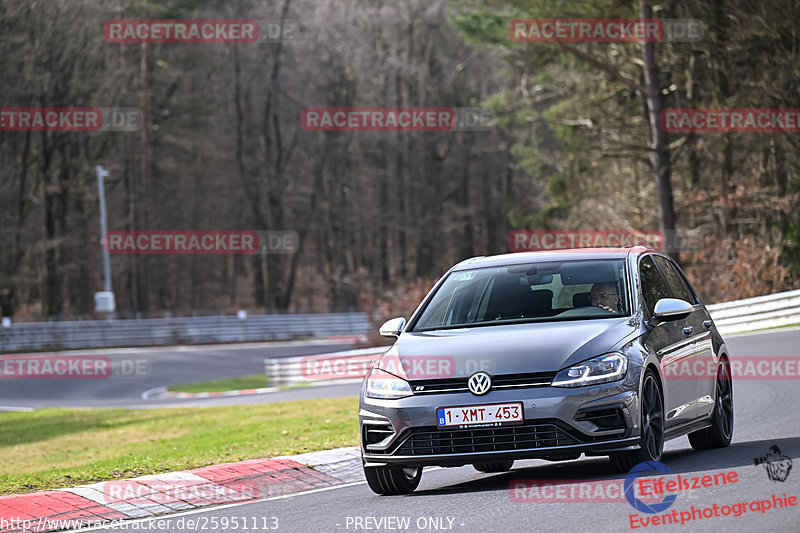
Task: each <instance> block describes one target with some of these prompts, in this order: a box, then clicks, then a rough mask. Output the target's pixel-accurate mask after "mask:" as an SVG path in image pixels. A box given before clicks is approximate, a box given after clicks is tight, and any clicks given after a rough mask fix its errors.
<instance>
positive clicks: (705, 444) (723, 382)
mask: <svg viewBox="0 0 800 533" xmlns="http://www.w3.org/2000/svg"><path fill="white" fill-rule="evenodd" d="M716 392H717V393H716V398H715V400H714V414H713V415H712V417H711V427H707V428H705V429H701V430H699V431H695V432H693V433H689V444H691V445H692V448H694V449H695V450H710V449H712V448H724V447H726V446H727V445H729V444H730V443H731V439H732V438H733V382H732V381H731V372H730V365H729V363H728V360H727V359H723V360H722V364H721V365H720V367H719V370H717V387H716Z"/></svg>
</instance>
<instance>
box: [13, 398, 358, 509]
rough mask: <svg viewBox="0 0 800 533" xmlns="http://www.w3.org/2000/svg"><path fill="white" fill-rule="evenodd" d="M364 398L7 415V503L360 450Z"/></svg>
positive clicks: (68, 410) (69, 410) (51, 410)
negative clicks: (18, 497)
mask: <svg viewBox="0 0 800 533" xmlns="http://www.w3.org/2000/svg"><path fill="white" fill-rule="evenodd" d="M357 412H358V398H326V399H319V400H301V401H295V402H280V403H268V404H254V405H234V406H225V407H195V408H183V409H138V410H129V409H41V410H36V411H31V412H9V413H0V428H2V431H0V464H1V465H3V468H2V469H0V495H3V494H16V493H23V492H32V491H36V490H43V489H53V488H63V487H70V486H74V485H82V484H86V483H94V482H97V481H105V480H111V479H124V478H129V477H135V476H140V475H145V474H155V473H159V472H170V471H173V470H183V469H187V468H197V467H201V466H206V465H210V464H218V463H225V462H231V461H242V460H245V459H253V458H260V457H274V456H276V455H289V454H297V453H304V452H310V451H317V450H325V449H329V448H337V447H341V446H355V445H357V444H358V417H357Z"/></svg>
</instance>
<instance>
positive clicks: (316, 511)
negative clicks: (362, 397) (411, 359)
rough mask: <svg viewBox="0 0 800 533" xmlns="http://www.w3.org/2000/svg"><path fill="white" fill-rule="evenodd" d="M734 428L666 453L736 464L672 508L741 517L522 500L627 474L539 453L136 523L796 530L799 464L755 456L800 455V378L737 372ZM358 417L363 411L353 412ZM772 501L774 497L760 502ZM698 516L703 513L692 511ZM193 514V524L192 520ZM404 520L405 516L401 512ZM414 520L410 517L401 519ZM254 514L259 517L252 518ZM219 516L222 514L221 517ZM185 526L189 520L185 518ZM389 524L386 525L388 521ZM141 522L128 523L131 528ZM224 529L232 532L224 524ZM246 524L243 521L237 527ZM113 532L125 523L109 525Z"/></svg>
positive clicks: (783, 346) (736, 351) (681, 465)
mask: <svg viewBox="0 0 800 533" xmlns="http://www.w3.org/2000/svg"><path fill="white" fill-rule="evenodd" d="M728 344H729V346H730V348H731V351H732V355H733V357H737V356H756V357H759V356H796V355H798V353H800V330H798V329H795V330H786V331H778V332H772V333H763V334H756V335H747V336H738V337H730V338H728ZM734 402H735V405H734V412H735V429H734V438H733V443H732V444H731V446H730V447H728V448H724V449H718V450H710V451H703V452H695V451H693V450H692V449H691V447H690V446H689V442H688V439H687V437H681V438H679V439H676V440H672V441H670V442H668V443H667V446H666V452H665V455H664V459H663V462H664V463H665V464H666V465H667V466H669V467H670V468H671V469H672V470H673V471H674V472H675V473H676V474H681V475H682V476H690V477H695V476H697V477H701V476H704V475H712V476H713V475H714V474H718V473H724V474H725V475H726V476H729V475H730V473H731V472H735V473H736V478H735V479H736V482H731V483H729V484H726V485H724V486H716V487H706V488H698V489H694V490H692V491H689V492H683V493H680V494H679V496H678V498H677V499H676V501H675V502H674V503H673V504H672V506H671V507H670V508H669V509H667V510H666V511H665V512H667V513H671V512H672V511H673V510H674V511H676V512H677V515H676V516H677V517H678V520H680V517H681V514H680V513H681V512H685V513H690V514H691V513H692V507H694V508H695V509H699V510H700V512H702V510H703V509H705V508H711V510H710V511H708V512H709V513H713V512H714V511H713V507H712V506H714V505H715V504H716V505H717V506H718V512H720V511H721V510H722V509H724V507H723V506H728V509H729V511H732V512H733V513H735V512H736V511H735V509H738V510H739V512H740V513H741V510H742V507H741V506H739V507H737V508H733V507H731V506H733V505H736V504H746V507H747V510H746V511H745V512H744V513H743V514H740V516H738V517H737V516H734V515H733V514H731V515H730V516H727V517H723V516H719V517H716V516H711V517H708V518H699V519H695V520H691V521H688V522H687V523H686V524H684V525H683V526H680V525H653V524H651V525H650V526H649V527H646V528H645V527H643V526H642V524H641V520H643V519H644V518H645V517H651V516H653V515H648V514H646V513H642V512H637V511H635V510H634V508H633V507H632V506H631V505H630V504H628V503H627V502H624V501H623V502H599V501H592V500H591V499H589V498H587V500H589V501H578V502H576V501H569V500H570V499H569V498H566V500H567V501H564V500H559V501H555V502H542V501H539V500H537V499H536V498H531V497H529V498H528V499H527V501H514V499H513V498H512V496H513V495H514V492H513V490H512V491H511V492H509V488H510V487H511V486H513V485H512V484H513V483H514V481H515V480H525V479H534V480H555V481H553V483H554V485H556V487H558V486H564V487H565V491H566V490H568V489H567V488H568V483H569V482H571V481H572V482H574V481H576V480H589V481H595V482H596V481H602V480H612V479H621V478H624V476H620V475H618V474H614V473H612V471H611V469H610V465H609V463H608V461H607V460H606V459H605V458H590V459H585V458H584V459H580V460H576V461H568V462H561V463H550V462H547V461H539V460H531V461H522V462H518V463H517V464H516V465H515V467H514V469H513V470H511V471H510V472H507V473H503V474H479V473H477V472H476V471H475V470H473V469H472V468H471V467H462V468H452V469H442V468H438V469H429V470H426V471H425V473H424V475H423V478H422V483H421V484H420V487H419V488H418V489H417V491H416V492H415V493H414V494H411V495H408V496H376V495H375V494H373V493H372V492H371V491H370V490H369V488H368V487H367V486H366V483H365V482H359V483H354V484H349V485H344V486H340V487H334V488H331V489H327V490H321V491H310V492H308V493H301V494H296V495H290V496H283V497H276V498H271V499H267V500H262V501H256V502H249V503H242V504H234V505H229V506H221V507H216V508H209V509H208V510H197V511H190V512H186V513H177V514H173V515H167V517H168V518H170V519H171V520H172V522H171V524H170V526H169V527H167V528H161V529H159V528H158V527H157V526H153V525H152V523H148V522H146V521H143V522H138V523H137V524H136V526H135V527H136V528H137V529H138V530H140V531H152V532H156V531H196V530H200V529H201V527H202V526H201V525H200V524H201V522H198V520H204V521H205V522H202V523H205V524H206V525H208V524H211V523H212V522H211V519H214V518H216V519H217V520H218V521H220V520H222V518H224V517H227V518H228V520H229V522H232V521H233V520H232V519H233V518H237V519H238V520H239V523H240V524H241V523H242V521H243V519H245V518H246V520H247V524H248V527H250V526H252V525H253V524H254V523H255V524H256V525H257V526H258V527H255V528H253V527H250V529H248V531H259V530H261V531H266V530H267V528H266V527H264V526H273V525H274V524H275V521H274V520H273V517H274V518H276V519H277V526H278V527H277V529H269V530H277V531H281V532H295V531H296V532H307V531H330V532H344V531H456V532H482V531H525V532H531V531H560V530H566V531H603V532H606V531H631V530H633V529H634V528H632V527H631V516H632V515H638V517H634V518H635V519H636V520H640V521H639V522H635V523H634V525H636V526H638V527H637V528H635V529H636V530H644V529H646V530H656V531H677V530H682V531H686V530H689V531H726V530H727V531H733V530H736V531H760V532H768V531H798V527H800V526H798V524H800V471H798V470H800V466H795V468H794V470H790V471H789V475H788V477H787V478H786V479H785V481H783V482H778V481H771V480H770V479H769V478H768V476H767V472H766V470H765V468H764V466H757V465H755V464H754V458H757V457H761V456H763V455H765V454H766V453H767V452H768V450H769V448H770V447H771V446H775V445H777V446H778V447H779V448H780V450H781V452H782V453H783V454H784V455H786V456H788V457H790V458H792V459H793V460H794V461H795V462H797V460H798V458H799V457H800V421H799V417H798V407H797V406H798V405H799V404H800V387H798V382H797V381H789V380H784V381H779V380H760V381H759V380H738V381H735V382H734ZM354 416H355V413H354ZM773 494H774V495H775V496H776V497H778V498H780V497H782V496H783V495H784V494H786V496H787V497H792V496H794V497H796V498H797V499H798V500H797V505H796V506H794V507H788V508H779V509H769V510H767V511H766V512H763V513H762V512H761V511H759V510H758V509H755V510H753V509H754V508H753V507H751V506H750V505H749V504H750V502H754V501H761V500H772V496H773ZM762 507H766V506H762ZM694 516H697V515H694ZM180 518H184V519H186V520H188V519H193V520H194V521H195V522H194V523H193V524H192V528H188V526H187V524H188V523H187V522H186V520H184V522H183V524H181V523H180V522H179V521H178V520H179V519H180ZM398 519H399V520H398ZM406 519H407V520H408V522H407V524H406V523H405V522H403V520H406ZM254 521H255V522H254ZM220 523H221V522H220ZM180 525H182V526H183V527H179V526H180ZM381 526H382V527H381ZM133 527H134V526H133V525H130V527H129V528H128V529H132V528H133ZM213 530H216V531H226V530H227V531H233V530H234V529H232V528H228V529H222V528H221V527H217V528H215V529H213ZM236 530H237V531H244V530H245V529H244V528H243V527H241V526H240V527H239V529H236ZM106 531H118V529H109V530H106Z"/></svg>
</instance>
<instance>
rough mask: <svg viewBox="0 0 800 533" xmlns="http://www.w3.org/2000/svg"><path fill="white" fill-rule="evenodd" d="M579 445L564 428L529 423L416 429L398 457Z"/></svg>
mask: <svg viewBox="0 0 800 533" xmlns="http://www.w3.org/2000/svg"><path fill="white" fill-rule="evenodd" d="M572 444H579V442H578V441H577V440H575V439H574V438H573V437H571V436H570V435H569V434H567V432H565V431H564V430H563V429H561V428H560V427H558V426H556V425H555V424H550V423H541V422H539V423H530V422H526V423H524V424H521V425H517V426H506V427H483V428H470V429H437V428H436V427H435V426H430V427H423V428H414V429H412V430H411V435H409V436H408V438H406V440H405V441H404V442H403V443H402V444H401V445H400V447H399V448H398V449H397V451H396V452H394V453H395V454H396V455H450V454H462V453H475V452H502V451H513V450H528V449H535V448H549V447H553V446H569V445H572Z"/></svg>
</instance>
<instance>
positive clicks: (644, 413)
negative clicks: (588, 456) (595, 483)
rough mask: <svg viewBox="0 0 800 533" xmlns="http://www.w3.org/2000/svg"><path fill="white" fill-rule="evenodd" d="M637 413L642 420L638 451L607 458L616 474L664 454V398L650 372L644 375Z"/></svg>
mask: <svg viewBox="0 0 800 533" xmlns="http://www.w3.org/2000/svg"><path fill="white" fill-rule="evenodd" d="M639 411H640V412H641V419H642V421H641V425H640V427H641V437H640V439H639V449H638V450H633V451H628V452H616V453H612V454H611V455H610V456H609V458H610V459H611V464H612V465H613V466H614V469H615V470H617V471H618V472H628V471H629V470H630V469H631V468H633V467H634V466H636V465H637V464H639V463H642V462H646V461H660V460H661V455H662V454H663V453H664V397H663V396H662V394H661V387H659V385H658V380H657V379H656V375H655V373H654V372H653V371H652V370H648V371H647V372H645V375H644V382H643V383H642V397H641V403H640V405H639Z"/></svg>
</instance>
